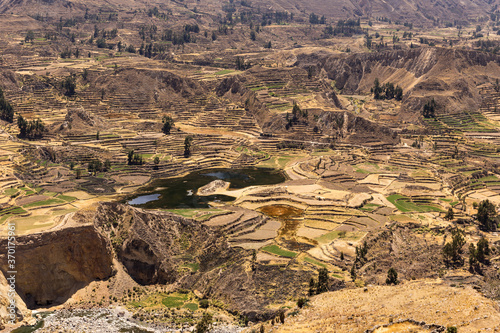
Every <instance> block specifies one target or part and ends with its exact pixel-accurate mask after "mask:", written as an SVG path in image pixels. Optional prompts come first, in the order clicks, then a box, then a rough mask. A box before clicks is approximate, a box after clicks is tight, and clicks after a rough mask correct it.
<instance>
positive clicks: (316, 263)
mask: <svg viewBox="0 0 500 333" xmlns="http://www.w3.org/2000/svg"><path fill="white" fill-rule="evenodd" d="M304 261H307V262H308V263H311V264H313V265H316V266H320V267H324V268H326V265H325V264H323V263H322V262H319V261H317V260H315V259H312V258H309V257H305V258H304Z"/></svg>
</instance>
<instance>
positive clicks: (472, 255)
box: [469, 243, 480, 272]
mask: <svg viewBox="0 0 500 333" xmlns="http://www.w3.org/2000/svg"><path fill="white" fill-rule="evenodd" d="M469 270H470V271H471V272H479V270H480V267H479V262H478V260H477V250H476V247H475V246H474V244H473V243H471V244H470V245H469Z"/></svg>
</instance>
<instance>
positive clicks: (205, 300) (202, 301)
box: [200, 299, 209, 309]
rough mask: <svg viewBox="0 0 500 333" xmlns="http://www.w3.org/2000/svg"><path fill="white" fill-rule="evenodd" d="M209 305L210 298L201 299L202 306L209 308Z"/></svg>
mask: <svg viewBox="0 0 500 333" xmlns="http://www.w3.org/2000/svg"><path fill="white" fill-rule="evenodd" d="M208 306H209V302H208V299H202V300H200V308H202V309H207V308H208Z"/></svg>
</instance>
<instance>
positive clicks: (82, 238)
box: [0, 223, 112, 308]
mask: <svg viewBox="0 0 500 333" xmlns="http://www.w3.org/2000/svg"><path fill="white" fill-rule="evenodd" d="M6 243H7V240H6V239H1V240H0V246H1V247H2V248H6ZM15 256H16V270H17V271H18V274H17V276H16V291H17V293H18V294H19V296H21V298H22V299H23V300H24V301H25V303H26V305H27V306H28V307H30V308H33V307H36V306H45V305H51V304H57V303H62V302H64V301H65V300H66V299H68V298H69V297H70V296H71V295H72V294H73V293H74V292H75V291H76V290H78V289H79V288H82V287H84V286H85V285H87V284H88V283H89V282H91V281H94V280H102V279H106V278H108V277H110V276H111V274H112V265H111V263H112V255H111V249H110V247H109V246H108V243H107V240H106V239H105V238H104V237H103V236H102V235H100V234H99V233H98V232H97V230H96V229H95V228H94V227H93V225H89V224H83V225H77V224H76V223H70V224H69V225H68V226H67V227H65V228H62V229H59V230H55V231H47V232H42V233H37V234H32V235H27V236H20V237H18V238H17V247H16V254H15ZM0 270H1V271H2V272H3V273H4V275H5V274H6V272H7V271H8V268H7V260H6V258H5V253H2V254H0Z"/></svg>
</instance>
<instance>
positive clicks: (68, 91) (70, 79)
mask: <svg viewBox="0 0 500 333" xmlns="http://www.w3.org/2000/svg"><path fill="white" fill-rule="evenodd" d="M62 87H63V89H64V90H65V91H64V94H65V95H66V96H73V95H74V94H75V91H76V80H75V77H74V76H73V75H70V76H67V77H66V78H65V79H64V81H63V83H62Z"/></svg>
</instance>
